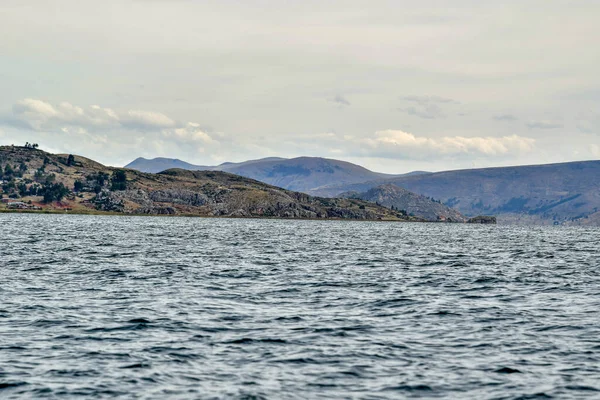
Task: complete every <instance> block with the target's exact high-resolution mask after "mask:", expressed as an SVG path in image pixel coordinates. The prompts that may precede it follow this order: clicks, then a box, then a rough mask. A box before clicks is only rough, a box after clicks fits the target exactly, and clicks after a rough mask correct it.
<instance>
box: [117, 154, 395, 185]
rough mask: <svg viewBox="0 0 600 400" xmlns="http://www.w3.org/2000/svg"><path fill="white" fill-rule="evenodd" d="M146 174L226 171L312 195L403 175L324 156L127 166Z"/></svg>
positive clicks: (144, 162)
mask: <svg viewBox="0 0 600 400" xmlns="http://www.w3.org/2000/svg"><path fill="white" fill-rule="evenodd" d="M126 168H131V169H137V170H139V171H143V172H160V171H164V170H166V169H169V168H182V169H188V170H195V171H206V170H211V171H225V172H230V173H232V174H236V175H240V176H245V177H247V178H252V179H256V180H258V181H261V182H265V183H268V184H270V185H275V186H279V187H282V188H285V189H289V190H296V191H299V192H308V191H310V190H317V189H318V188H320V187H322V186H326V185H331V184H333V183H335V184H350V183H357V182H365V181H371V180H375V179H387V178H393V177H396V176H400V175H389V174H381V173H378V172H373V171H370V170H368V169H366V168H364V167H361V166H359V165H356V164H352V163H349V162H345V161H339V160H333V159H328V158H320V157H298V158H292V159H285V158H275V157H272V158H264V159H261V160H250V161H245V162H242V163H224V164H221V165H217V166H205V165H193V164H189V163H186V162H184V161H181V160H177V159H169V158H155V159H153V160H147V159H144V158H138V159H136V160H135V161H133V162H131V163H130V164H128V165H127V166H126Z"/></svg>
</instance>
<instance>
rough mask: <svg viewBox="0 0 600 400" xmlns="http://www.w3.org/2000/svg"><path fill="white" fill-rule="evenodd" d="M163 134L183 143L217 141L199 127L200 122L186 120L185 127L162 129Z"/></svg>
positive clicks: (209, 142) (210, 142) (212, 142)
mask: <svg viewBox="0 0 600 400" xmlns="http://www.w3.org/2000/svg"><path fill="white" fill-rule="evenodd" d="M163 136H164V137H165V138H169V139H174V140H177V141H180V142H185V143H194V142H196V143H205V144H214V143H217V141H216V140H214V139H213V138H212V137H210V135H209V134H208V133H206V132H204V131H203V130H202V129H201V128H200V124H198V123H195V122H188V124H187V125H186V126H185V127H181V128H175V129H167V130H164V131H163Z"/></svg>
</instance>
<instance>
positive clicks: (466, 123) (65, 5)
mask: <svg viewBox="0 0 600 400" xmlns="http://www.w3.org/2000/svg"><path fill="white" fill-rule="evenodd" d="M598 16H600V1H597V0H568V1H567V0H520V1H511V0H505V1H502V2H491V1H490V2H487V1H486V2H484V1H480V0H477V1H475V0H453V1H441V0H437V1H436V0H421V1H414V0H413V1H404V0H393V1H381V0H370V1H354V0H343V1H334V0H331V1H328V0H319V1H313V0H303V1H289V0H288V1H284V0H278V1H272V0H262V1H258V0H243V1H233V0H219V1H208V0H207V1H193V0H118V1H117V0H104V1H101V2H100V1H91V0H54V1H51V2H50V1H47V0H40V1H36V0H2V1H1V2H0V144H24V143H25V142H26V141H28V142H32V143H34V142H35V143H39V145H40V148H42V149H44V150H47V151H51V152H58V153H73V154H79V155H83V156H86V157H89V158H92V159H95V160H97V161H100V162H102V163H105V164H108V165H113V166H122V165H125V164H127V163H128V162H130V161H132V160H133V159H135V158H137V157H146V158H153V157H170V158H180V159H182V160H185V161H188V162H191V163H194V164H201V165H215V164H219V163H222V162H225V161H234V162H236V161H244V160H248V159H256V158H262V157H270V156H279V157H297V156H320V157H328V158H336V159H341V160H346V161H350V162H354V163H357V164H360V165H363V166H365V167H367V168H370V169H372V170H375V171H380V172H389V173H404V172H409V171H412V170H427V171H440V170H448V169H458V168H474V167H476V168H478V167H488V166H503V165H520V164H538V163H551V162H564V161H575V160H588V159H600V74H599V73H598V66H599V65H600V46H598V38H600V24H598Z"/></svg>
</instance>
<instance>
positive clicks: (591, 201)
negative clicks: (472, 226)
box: [309, 161, 600, 226]
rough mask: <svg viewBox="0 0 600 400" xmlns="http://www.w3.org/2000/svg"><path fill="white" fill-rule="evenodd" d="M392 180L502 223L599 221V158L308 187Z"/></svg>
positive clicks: (345, 187) (339, 189) (327, 191)
mask: <svg viewBox="0 0 600 400" xmlns="http://www.w3.org/2000/svg"><path fill="white" fill-rule="evenodd" d="M381 184H394V185H398V186H401V187H403V188H405V189H407V190H409V191H411V192H415V193H418V194H421V195H423V196H427V197H432V198H435V199H438V200H441V201H442V203H444V204H446V205H448V206H449V207H452V208H455V209H457V210H458V211H460V212H461V213H463V214H465V215H467V216H476V215H480V214H492V215H496V216H497V217H498V222H499V223H518V224H519V223H520V224H542V225H543V224H546V225H551V224H571V225H573V224H574V225H596V226H597V225H600V161H580V162H570V163H561V164H546V165H531V166H518V167H503V168H483V169H470V170H458V171H446V172H437V173H431V174H426V175H417V176H403V177H396V178H391V179H384V180H375V181H369V182H362V183H357V184H336V185H330V186H328V187H322V188H319V189H317V190H314V191H311V192H309V193H310V194H313V195H319V196H338V195H339V194H340V193H343V192H347V191H356V192H365V191H368V190H370V189H371V188H373V187H377V186H379V185H381Z"/></svg>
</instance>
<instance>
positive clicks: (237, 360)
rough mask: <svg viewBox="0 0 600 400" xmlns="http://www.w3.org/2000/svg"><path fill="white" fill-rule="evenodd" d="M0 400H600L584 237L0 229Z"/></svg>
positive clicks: (456, 228) (292, 224) (78, 220)
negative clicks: (399, 399)
mask: <svg viewBox="0 0 600 400" xmlns="http://www.w3.org/2000/svg"><path fill="white" fill-rule="evenodd" d="M0 227H1V228H2V229H1V230H0V232H1V235H2V237H1V238H0V264H1V265H0V398H2V399H11V398H36V399H39V398H59V399H62V398H73V399H79V398H110V397H122V398H144V399H146V398H148V399H165V398H175V399H191V398H199V399H200V398H202V399H211V398H215V399H217V398H234V399H327V398H335V399H338V398H348V399H398V398H413V397H421V398H451V399H529V398H557V399H570V398H600V315H599V310H600V278H599V276H600V274H599V266H600V244H599V241H600V240H599V238H600V230H599V229H584V228H564V227H549V228H523V227H506V226H470V225H444V224H418V223H386V222H342V221H286V220H242V219H200V218H160V217H158V218H155V217H104V216H101V217H94V216H70V215H65V216H62V215H58V216H57V215H18V214H0Z"/></svg>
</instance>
